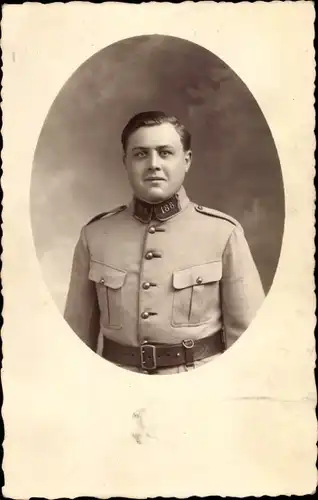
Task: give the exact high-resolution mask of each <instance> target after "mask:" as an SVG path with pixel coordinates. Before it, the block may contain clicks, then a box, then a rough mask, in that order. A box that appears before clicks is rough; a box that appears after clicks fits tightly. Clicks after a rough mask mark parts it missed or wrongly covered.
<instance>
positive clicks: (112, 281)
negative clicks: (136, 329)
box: [88, 261, 127, 328]
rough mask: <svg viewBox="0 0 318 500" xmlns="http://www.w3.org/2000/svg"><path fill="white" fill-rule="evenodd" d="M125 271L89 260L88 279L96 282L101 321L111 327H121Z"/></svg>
mask: <svg viewBox="0 0 318 500" xmlns="http://www.w3.org/2000/svg"><path fill="white" fill-rule="evenodd" d="M126 274H127V272H126V271H123V270H120V269H116V268H114V267H111V266H107V265H106V264H103V263H101V262H95V261H91V263H90V270H89V276H88V277H89V279H90V280H92V281H94V282H95V284H96V290H97V296H98V303H99V307H100V311H101V323H102V325H103V326H106V327H107V326H108V327H111V328H121V327H122V316H123V315H122V307H123V305H122V287H123V285H124V282H125V278H126Z"/></svg>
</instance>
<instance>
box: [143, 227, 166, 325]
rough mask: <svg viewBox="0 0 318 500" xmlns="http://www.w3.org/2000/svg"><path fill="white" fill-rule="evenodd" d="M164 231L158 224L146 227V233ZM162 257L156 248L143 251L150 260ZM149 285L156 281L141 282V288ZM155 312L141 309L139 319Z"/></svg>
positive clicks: (153, 314) (153, 284)
mask: <svg viewBox="0 0 318 500" xmlns="http://www.w3.org/2000/svg"><path fill="white" fill-rule="evenodd" d="M157 231H158V232H164V231H165V229H164V228H163V227H158V226H150V227H149V228H148V233H150V234H154V233H156V232H157ZM161 257H162V253H161V252H157V251H156V250H149V251H148V252H146V253H145V259H147V260H151V259H160V258H161ZM151 286H157V285H156V283H150V282H148V281H145V282H144V283H143V284H142V288H143V289H144V290H149V288H150V287H151ZM156 314H157V313H156V312H149V311H143V312H142V313H141V315H140V317H141V319H148V318H149V316H155V315H156Z"/></svg>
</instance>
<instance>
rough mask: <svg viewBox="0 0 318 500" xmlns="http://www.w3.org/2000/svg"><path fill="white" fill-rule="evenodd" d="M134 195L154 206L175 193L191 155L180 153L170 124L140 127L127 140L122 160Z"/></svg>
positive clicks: (182, 151)
mask: <svg viewBox="0 0 318 500" xmlns="http://www.w3.org/2000/svg"><path fill="white" fill-rule="evenodd" d="M124 163H125V166H126V169H127V174H128V178H129V182H130V184H131V186H132V189H133V191H134V193H135V195H136V196H137V197H138V198H140V199H142V200H144V201H147V202H150V203H158V202H160V201H163V200H166V199H167V198H170V197H171V196H173V194H174V193H176V192H177V191H178V190H179V188H180V187H181V185H182V184H183V180H184V177H185V174H186V173H187V171H188V170H189V168H190V165H191V151H184V149H183V146H182V143H181V138H180V135H179V134H178V132H177V131H176V129H175V128H174V126H173V125H171V123H162V124H161V125H153V126H150V127H141V128H139V129H138V130H136V131H135V132H134V133H133V134H131V136H130V137H129V139H128V142H127V150H126V153H125V156H124Z"/></svg>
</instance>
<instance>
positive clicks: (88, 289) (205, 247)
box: [65, 187, 264, 373]
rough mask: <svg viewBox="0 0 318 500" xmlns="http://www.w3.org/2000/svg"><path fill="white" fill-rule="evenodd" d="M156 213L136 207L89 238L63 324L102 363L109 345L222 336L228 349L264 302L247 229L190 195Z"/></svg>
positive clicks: (98, 223) (78, 256) (96, 225)
mask: <svg viewBox="0 0 318 500" xmlns="http://www.w3.org/2000/svg"><path fill="white" fill-rule="evenodd" d="M154 207H156V209H155V210H154V211H152V212H151V213H150V211H149V210H150V209H149V205H148V204H143V203H142V202H140V201H139V202H138V201H137V202H136V200H133V201H132V202H131V203H130V205H129V206H127V207H121V208H120V209H119V210H115V211H114V213H110V214H108V215H107V216H105V217H102V218H99V219H98V220H95V221H93V222H92V223H90V224H88V225H86V226H85V227H84V228H83V229H82V231H81V235H80V238H79V241H78V243H77V246H76V249H75V252H74V258H73V265H72V272H71V281H70V287H69V292H68V296H67V300H66V308H65V319H66V321H67V322H68V323H69V325H70V326H71V327H72V328H73V330H74V331H75V332H76V333H77V335H78V336H79V337H80V338H81V339H82V340H83V341H84V342H85V343H86V344H87V345H88V346H89V347H91V348H92V349H94V350H95V351H96V352H97V353H99V354H101V352H102V348H103V339H104V337H106V338H109V339H111V340H114V341H116V342H118V343H121V344H126V345H131V346H140V345H141V343H142V342H144V341H148V342H150V343H151V342H160V343H165V344H176V343H181V342H182V341H183V340H185V339H193V340H196V339H200V338H202V337H206V336H208V335H211V334H214V333H216V332H218V331H220V329H223V332H224V341H225V346H226V348H228V347H230V346H231V345H232V344H233V342H235V340H236V339H237V338H238V337H240V335H241V334H242V333H243V332H244V331H245V330H246V328H247V327H248V326H249V324H250V322H251V320H252V319H253V318H254V316H255V314H256V311H257V310H258V308H259V307H260V305H261V303H262V301H263V299H264V292H263V288H262V284H261V280H260V277H259V274H258V271H257V268H256V266H255V263H254V260H253V257H252V255H251V252H250V249H249V246H248V244H247V241H246V239H245V236H244V231H243V229H242V227H241V226H240V224H239V223H238V222H237V221H236V220H235V219H233V218H231V217H229V216H227V215H226V214H223V213H221V212H218V211H216V210H212V209H209V208H204V207H200V206H197V205H195V204H194V203H192V202H191V201H190V200H189V198H188V196H187V194H186V192H185V190H184V188H183V187H182V188H181V189H180V191H179V192H178V193H177V195H176V196H175V197H174V199H173V200H172V201H171V200H170V201H168V202H163V203H161V204H158V205H155V206H154ZM206 361H208V360H207V359H206V360H203V362H206ZM201 363H202V361H201V362H197V363H196V364H195V366H197V365H198V364H201ZM182 370H184V367H181V368H180V367H179V368H173V369H161V370H159V372H162V373H173V372H179V371H182Z"/></svg>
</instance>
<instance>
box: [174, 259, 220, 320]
mask: <svg viewBox="0 0 318 500" xmlns="http://www.w3.org/2000/svg"><path fill="white" fill-rule="evenodd" d="M221 278H222V262H221V261H215V262H208V263H206V264H201V265H198V266H192V267H188V268H186V269H181V270H179V271H175V272H174V273H173V276H172V285H173V306H172V325H173V326H187V325H200V324H201V323H205V322H207V321H209V319H211V317H212V316H213V315H215V314H219V313H220V286H219V284H220V280H221Z"/></svg>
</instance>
